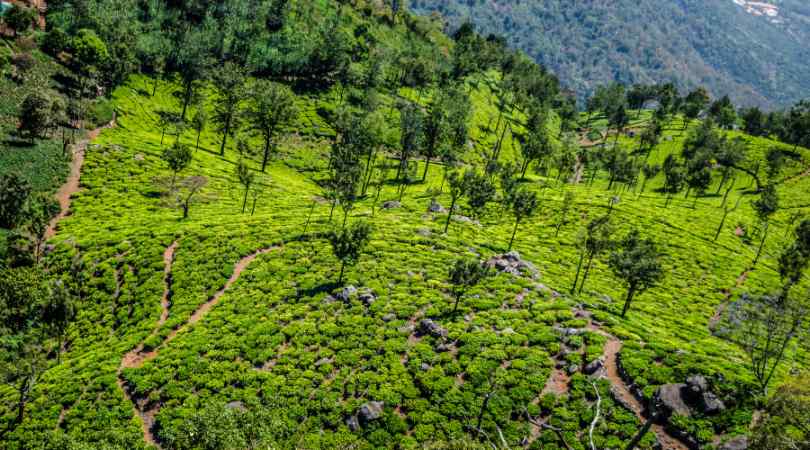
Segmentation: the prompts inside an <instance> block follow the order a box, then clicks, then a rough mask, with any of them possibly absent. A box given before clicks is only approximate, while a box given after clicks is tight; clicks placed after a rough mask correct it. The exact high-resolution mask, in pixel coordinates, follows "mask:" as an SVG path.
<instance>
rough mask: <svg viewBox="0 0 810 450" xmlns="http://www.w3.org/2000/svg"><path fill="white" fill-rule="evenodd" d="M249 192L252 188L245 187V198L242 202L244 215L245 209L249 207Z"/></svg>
mask: <svg viewBox="0 0 810 450" xmlns="http://www.w3.org/2000/svg"><path fill="white" fill-rule="evenodd" d="M248 192H250V187H249V186H246V187H245V198H244V200H242V213H243V214H244V213H245V207H246V206H247V196H248Z"/></svg>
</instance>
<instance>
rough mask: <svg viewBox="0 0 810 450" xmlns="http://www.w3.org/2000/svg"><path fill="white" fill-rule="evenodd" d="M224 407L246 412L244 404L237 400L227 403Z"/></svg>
mask: <svg viewBox="0 0 810 450" xmlns="http://www.w3.org/2000/svg"><path fill="white" fill-rule="evenodd" d="M225 407H226V408H228V409H235V410H237V411H245V410H247V408H245V404H244V403H242V402H240V401H239V400H234V401H232V402H228V403H227V404H226V405H225Z"/></svg>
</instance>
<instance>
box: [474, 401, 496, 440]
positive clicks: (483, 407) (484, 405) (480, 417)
mask: <svg viewBox="0 0 810 450" xmlns="http://www.w3.org/2000/svg"><path fill="white" fill-rule="evenodd" d="M490 397H492V392H490V393H488V394H487V395H486V396H484V403H482V404H481V411H480V412H479V413H478V422H477V423H478V425H477V426H476V428H475V429H476V430H478V431H480V430H481V422H483V420H484V413H485V412H486V410H487V406H489V399H490Z"/></svg>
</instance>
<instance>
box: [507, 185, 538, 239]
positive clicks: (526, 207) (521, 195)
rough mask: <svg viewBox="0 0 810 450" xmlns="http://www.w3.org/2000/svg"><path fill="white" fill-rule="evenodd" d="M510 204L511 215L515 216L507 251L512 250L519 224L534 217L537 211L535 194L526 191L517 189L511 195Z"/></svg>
mask: <svg viewBox="0 0 810 450" xmlns="http://www.w3.org/2000/svg"><path fill="white" fill-rule="evenodd" d="M510 203H511V204H510V206H511V209H512V214H513V215H514V216H515V228H514V229H513V230H512V237H511V238H510V239H509V250H512V243H514V242H515V235H516V234H517V230H518V226H519V225H520V222H521V221H522V220H523V219H526V218H529V217H531V216H532V215H534V213H535V211H536V210H537V193H536V192H532V191H529V190H528V189H518V190H517V191H515V193H514V194H513V195H512V199H511V202H510Z"/></svg>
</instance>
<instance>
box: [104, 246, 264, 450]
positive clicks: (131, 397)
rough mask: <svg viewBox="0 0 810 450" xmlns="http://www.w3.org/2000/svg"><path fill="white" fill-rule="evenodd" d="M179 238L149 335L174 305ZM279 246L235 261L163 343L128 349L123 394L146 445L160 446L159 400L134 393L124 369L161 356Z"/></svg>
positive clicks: (166, 257) (167, 261)
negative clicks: (227, 275) (258, 259)
mask: <svg viewBox="0 0 810 450" xmlns="http://www.w3.org/2000/svg"><path fill="white" fill-rule="evenodd" d="M177 245H178V241H174V242H173V243H172V244H171V245H169V246H168V247H167V248H166V250H165V251H164V252H163V263H164V271H163V273H164V276H163V281H164V285H165V288H164V290H163V297H162V299H161V301H160V304H161V308H162V310H161V314H160V318H159V319H158V322H157V323H156V325H155V328H154V329H153V330H152V333H150V335H149V337H148V338H147V339H149V338H151V337H153V336H155V335H157V333H158V332H159V331H160V328H161V326H163V324H165V323H166V320H167V319H168V318H169V312H170V306H171V298H170V296H171V285H172V277H171V274H172V264H173V262H174V253H175V250H176V249H177ZM278 248H279V247H269V248H264V249H261V250H257V251H255V252H253V253H251V254H250V255H247V256H245V257H243V258H242V259H240V260H239V261H237V262H236V264H235V265H234V268H233V274H232V275H231V276H230V278H228V280H227V281H226V282H225V284H224V285H223V286H222V288H221V289H220V290H218V291H217V292H216V293H215V294H214V295H212V296H211V298H209V299H208V300H207V301H206V302H205V303H203V304H202V305H200V306H199V307H198V308H197V309H196V310H195V311H194V313H192V315H191V316H190V317H189V318H188V320H187V321H186V322H185V323H184V324H183V325H181V326H180V327H178V328H176V329H174V330H172V332H171V333H169V334H168V335H167V336H166V338H165V339H164V340H163V342H161V343H160V345H158V346H157V347H155V348H154V349H152V350H150V351H144V345H145V343H146V340H147V339H144V340H143V341H141V342H140V343H139V344H138V345H137V346H136V347H135V348H134V349H132V350H131V351H129V352H128V353H127V354H126V355H124V357H123V358H122V359H121V364H120V365H119V367H118V374H117V375H118V386H119V387H120V388H121V390H122V391H123V392H124V396H125V397H126V399H127V400H128V401H129V402H130V403H132V408H133V411H134V413H135V414H137V415H138V416H140V418H141V424H142V427H143V439H144V441H145V442H146V443H147V444H151V445H154V446H156V447H157V448H160V444H159V443H158V441H157V437H156V436H155V434H154V425H155V416H156V415H157V413H158V411H159V410H160V403H159V402H151V401H149V399H148V398H137V397H136V396H135V394H134V393H133V392H131V389H130V387H129V386H128V385H127V384H126V381H125V379H124V376H123V370H124V369H133V368H140V367H142V366H143V364H144V363H145V362H146V361H149V360H152V359H154V358H156V357H157V356H158V353H159V352H160V350H161V349H162V348H163V347H165V346H166V345H167V344H168V343H169V342H171V341H172V340H174V338H175V337H177V335H178V334H179V333H180V332H181V331H183V330H186V329H187V328H188V327H189V326H191V325H193V324H195V323H197V322H199V321H200V319H202V318H203V317H204V316H205V314H207V313H208V312H209V311H210V310H211V308H213V307H214V306H216V304H217V303H218V302H219V300H220V298H221V297H222V295H223V294H224V293H225V291H227V290H228V288H230V287H231V286H232V285H233V283H235V282H236V280H237V279H239V277H240V276H241V275H242V272H243V271H244V270H245V269H246V268H247V267H248V265H250V263H251V262H253V260H254V259H256V257H258V256H259V255H263V254H265V253H269V252H271V251H273V250H276V249H278Z"/></svg>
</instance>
